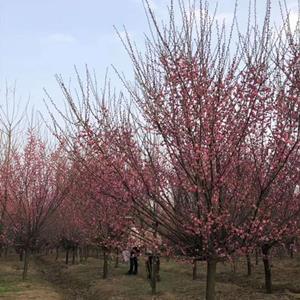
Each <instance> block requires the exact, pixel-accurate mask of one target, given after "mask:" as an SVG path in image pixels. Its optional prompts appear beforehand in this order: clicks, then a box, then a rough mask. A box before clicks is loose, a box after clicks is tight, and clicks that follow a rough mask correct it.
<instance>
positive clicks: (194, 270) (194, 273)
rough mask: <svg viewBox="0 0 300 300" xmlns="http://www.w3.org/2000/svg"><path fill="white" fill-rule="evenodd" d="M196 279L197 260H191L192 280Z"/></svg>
mask: <svg viewBox="0 0 300 300" xmlns="http://www.w3.org/2000/svg"><path fill="white" fill-rule="evenodd" d="M196 279H197V260H196V259H194V261H193V280H196Z"/></svg>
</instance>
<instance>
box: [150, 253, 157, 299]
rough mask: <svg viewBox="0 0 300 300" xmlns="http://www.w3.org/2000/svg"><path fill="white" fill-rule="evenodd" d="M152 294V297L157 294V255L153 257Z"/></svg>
mask: <svg viewBox="0 0 300 300" xmlns="http://www.w3.org/2000/svg"><path fill="white" fill-rule="evenodd" d="M151 269H152V270H151V278H150V280H151V292H152V295H155V294H156V279H157V278H156V255H153V256H152V266H151Z"/></svg>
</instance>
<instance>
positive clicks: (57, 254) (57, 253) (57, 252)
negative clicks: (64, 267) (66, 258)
mask: <svg viewBox="0 0 300 300" xmlns="http://www.w3.org/2000/svg"><path fill="white" fill-rule="evenodd" d="M58 257H59V247H58V246H57V247H56V256H55V260H58Z"/></svg>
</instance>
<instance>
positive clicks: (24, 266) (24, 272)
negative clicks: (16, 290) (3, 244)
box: [22, 249, 29, 280]
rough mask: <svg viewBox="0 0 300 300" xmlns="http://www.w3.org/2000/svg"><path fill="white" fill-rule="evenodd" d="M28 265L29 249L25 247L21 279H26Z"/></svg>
mask: <svg viewBox="0 0 300 300" xmlns="http://www.w3.org/2000/svg"><path fill="white" fill-rule="evenodd" d="M28 265H29V250H28V249H25V251H24V265H23V274H22V278H23V280H26V279H27V274H28Z"/></svg>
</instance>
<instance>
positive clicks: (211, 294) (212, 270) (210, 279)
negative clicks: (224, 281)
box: [206, 259, 217, 300]
mask: <svg viewBox="0 0 300 300" xmlns="http://www.w3.org/2000/svg"><path fill="white" fill-rule="evenodd" d="M216 273H217V261H216V260H215V259H208V260H207V274H206V300H215V299H216V288H215V287H216Z"/></svg>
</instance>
